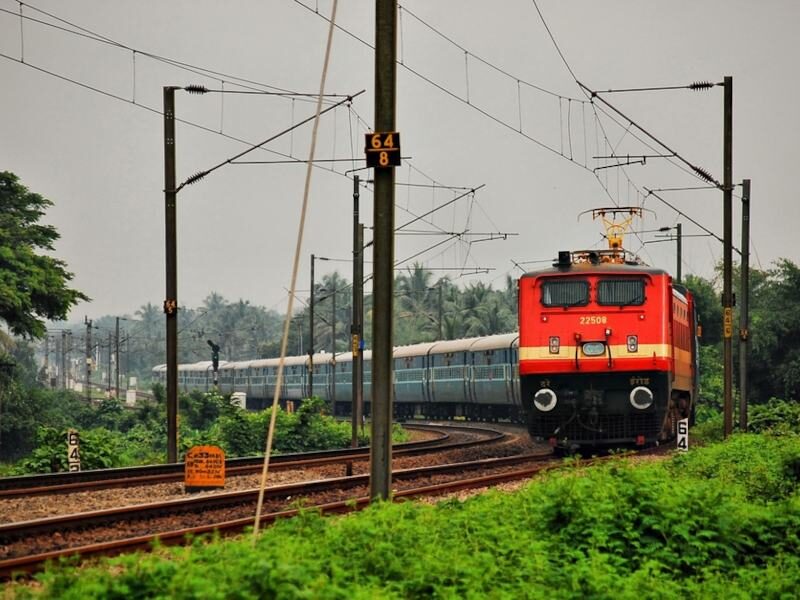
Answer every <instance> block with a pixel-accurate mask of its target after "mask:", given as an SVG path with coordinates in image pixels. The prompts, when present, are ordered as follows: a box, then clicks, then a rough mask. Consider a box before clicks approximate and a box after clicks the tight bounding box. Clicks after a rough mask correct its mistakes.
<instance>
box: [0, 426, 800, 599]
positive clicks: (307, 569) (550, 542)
mask: <svg viewBox="0 0 800 600" xmlns="http://www.w3.org/2000/svg"><path fill="white" fill-rule="evenodd" d="M798 479H800V438H798V437H797V436H783V437H780V438H773V437H769V436H760V435H737V436H734V437H733V438H731V439H730V440H728V441H727V442H725V443H721V444H714V445H710V446H708V447H704V448H695V449H693V450H692V451H690V452H689V453H688V454H686V455H681V456H676V457H675V458H673V459H671V460H668V461H663V462H649V461H648V462H638V463H637V462H633V461H628V460H622V461H619V462H615V463H614V464H606V465H603V466H600V467H591V468H583V469H578V470H577V471H576V470H574V469H572V470H568V469H564V470H561V471H559V472H553V473H549V474H547V475H545V476H544V477H542V478H539V479H536V480H534V481H532V482H531V483H529V484H528V485H527V486H526V487H524V488H523V489H522V490H520V491H518V492H514V493H501V492H497V491H493V492H489V493H486V494H482V495H480V496H476V497H473V498H471V499H469V500H467V501H465V502H460V501H456V500H452V501H447V502H442V503H439V504H438V505H426V504H417V503H410V502H406V503H399V504H378V505H374V506H372V507H370V508H369V509H368V510H367V511H365V512H363V513H359V514H355V515H349V516H346V517H334V518H331V517H325V518H323V517H321V516H319V515H317V514H316V513H314V512H307V513H304V514H303V515H302V516H300V517H298V518H295V519H292V520H287V521H283V522H280V523H278V524H276V525H275V526H274V527H271V528H270V529H268V530H266V531H264V532H263V534H262V535H261V537H260V539H259V542H258V544H257V546H256V547H255V548H253V546H252V541H251V538H249V537H246V536H245V537H242V538H241V539H237V540H225V541H213V542H210V543H209V542H208V541H205V540H196V541H195V543H194V544H193V545H191V546H189V547H185V548H178V549H158V550H157V551H156V552H154V553H152V554H145V555H141V554H138V555H129V556H124V557H119V558H116V559H110V560H104V561H102V562H101V563H100V565H98V566H95V567H91V568H82V569H74V568H71V567H52V568H51V569H49V570H48V571H47V572H46V573H45V574H43V575H41V576H39V582H40V585H39V586H38V587H28V586H18V587H12V588H10V589H8V590H6V592H7V596H8V597H20V598H27V597H42V598H82V599H83V598H126V599H127V598H243V599H244V598H267V597H269V598H343V599H344V598H347V599H351V598H431V597H433V598H487V597H488V598H530V597H537V596H542V595H546V596H547V597H548V598H555V599H558V598H636V599H637V600H640V599H642V598H673V597H674V598H751V597H760V598H761V597H764V598H770V597H772V598H781V597H794V594H795V593H796V590H797V589H800V558H798V556H800V495H799V494H798V487H797V485H798Z"/></svg>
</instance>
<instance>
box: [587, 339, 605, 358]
mask: <svg viewBox="0 0 800 600" xmlns="http://www.w3.org/2000/svg"><path fill="white" fill-rule="evenodd" d="M605 351H606V345H605V344H604V343H603V342H586V343H585V344H584V345H583V353H584V354H585V355H586V356H601V355H602V354H604V353H605Z"/></svg>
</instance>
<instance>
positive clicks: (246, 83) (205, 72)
mask: <svg viewBox="0 0 800 600" xmlns="http://www.w3.org/2000/svg"><path fill="white" fill-rule="evenodd" d="M23 4H24V3H23ZM31 8H32V9H33V10H36V11H38V12H40V13H41V14H43V15H46V16H47V17H49V18H51V19H54V20H56V21H58V22H59V23H63V24H65V25H67V27H62V26H60V25H58V24H54V23H52V22H48V21H43V20H41V19H36V18H34V17H29V16H28V15H25V18H26V20H30V21H33V22H36V23H37V24H40V25H42V26H46V27H50V28H53V29H57V30H60V31H62V32H65V33H68V34H71V35H76V36H80V37H83V38H85V39H89V40H91V41H94V42H98V43H103V44H106V45H109V46H111V47H114V48H117V49H120V50H125V51H130V52H131V56H132V63H135V62H136V58H137V57H136V54H141V55H143V56H146V57H148V58H150V59H152V60H157V61H160V62H163V63H164V64H167V65H170V66H173V67H176V68H180V69H183V70H185V71H187V72H190V73H194V74H199V75H201V76H204V77H211V78H219V81H220V86H221V89H220V90H214V91H218V92H220V93H222V92H224V93H230V92H234V91H236V90H228V89H227V88H226V87H225V86H226V83H228V84H231V85H236V86H239V87H243V88H246V89H249V90H253V91H252V93H253V94H262V92H263V90H262V89H255V88H253V87H252V86H253V85H255V86H258V87H259V88H266V89H269V90H277V91H275V92H268V93H267V95H274V96H279V97H286V98H289V99H290V100H291V102H292V112H294V104H295V101H296V100H297V99H303V98H306V97H308V96H310V94H305V93H300V92H294V91H291V90H286V89H285V88H280V87H277V86H274V85H269V84H265V83H262V82H257V81H253V80H251V79H245V78H241V77H238V76H234V75H230V74H228V73H223V72H221V71H217V70H213V69H208V68H205V67H201V66H197V65H192V64H190V63H186V62H182V61H178V60H176V59H173V58H169V57H164V56H160V55H158V54H155V53H152V52H147V51H145V50H143V49H138V48H134V47H131V46H129V45H127V44H124V43H121V42H118V41H116V40H114V39H112V38H110V37H108V36H105V35H102V34H99V33H97V32H95V31H92V30H90V29H88V28H86V27H82V26H81V25H78V24H75V23H73V22H71V21H68V20H66V19H63V18H61V17H59V16H57V15H54V14H53V13H50V12H47V11H43V10H41V9H38V8H37V7H35V6H32V5H31ZM0 10H3V9H0ZM6 12H7V11H6ZM6 58H8V59H10V60H15V59H14V58H13V57H8V56H6ZM17 62H21V61H17ZM34 68H37V69H38V70H40V71H41V72H43V73H46V74H48V75H51V76H54V77H57V78H61V79H62V80H64V81H68V82H69V83H72V84H75V85H78V86H80V87H84V88H85V89H89V90H91V91H94V92H96V93H100V94H103V95H106V96H108V97H111V98H114V99H117V100H120V101H124V102H127V103H130V104H133V105H135V106H140V107H141V108H144V109H146V110H149V111H150V112H154V113H156V114H161V111H160V110H155V109H153V108H151V107H148V106H146V105H144V104H142V103H140V102H138V101H137V100H136V96H135V91H134V88H135V86H136V79H137V78H136V73H135V72H134V67H133V65H132V85H131V97H130V98H126V97H123V96H120V95H117V94H114V93H111V92H108V91H106V90H103V89H100V88H98V87H96V86H92V85H89V84H86V83H83V82H80V81H78V80H76V79H72V78H69V77H64V76H62V75H60V74H58V73H55V72H53V71H49V70H46V69H42V68H39V67H34ZM193 91H194V90H193ZM196 91H202V90H201V89H200V88H199V86H198V88H197V89H196ZM326 96H336V95H335V94H333V95H331V94H326ZM224 108H225V107H224V102H223V101H221V103H220V119H219V129H216V128H210V127H206V126H203V125H200V124H197V123H192V122H190V121H188V120H182V119H181V120H179V122H182V123H184V124H189V125H191V126H194V127H198V128H199V129H201V130H205V131H209V132H213V133H217V134H219V135H222V136H223V137H227V138H229V139H233V140H236V141H238V142H241V143H245V144H248V145H252V142H247V141H245V140H242V139H239V138H236V137H235V136H230V135H226V134H225V133H224ZM362 121H363V120H362ZM290 143H292V144H293V136H292V140H291V142H290ZM262 150H266V151H268V152H271V153H274V154H277V155H279V156H286V155H285V154H283V153H281V152H276V151H273V150H269V149H265V148H262ZM291 155H292V149H291V148H290V154H289V156H291ZM410 167H411V168H414V167H413V166H411V165H410ZM330 170H331V171H333V172H335V173H338V174H342V173H339V172H338V171H336V170H335V169H333V168H331V169H330ZM415 170H417V171H419V170H418V169H415ZM419 172H420V174H423V173H422V172H421V171H419ZM199 175H201V176H202V173H200V174H199ZM423 175H424V174H423ZM345 176H346V174H345ZM191 181H192V182H194V181H197V179H195V178H192V179H191Z"/></svg>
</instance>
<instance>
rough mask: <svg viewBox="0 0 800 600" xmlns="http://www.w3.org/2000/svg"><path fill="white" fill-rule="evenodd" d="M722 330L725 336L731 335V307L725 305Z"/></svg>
mask: <svg viewBox="0 0 800 600" xmlns="http://www.w3.org/2000/svg"><path fill="white" fill-rule="evenodd" d="M722 331H723V335H724V336H725V337H726V338H729V337H732V336H733V309H732V308H731V307H729V306H727V307H725V311H724V314H723V318H722Z"/></svg>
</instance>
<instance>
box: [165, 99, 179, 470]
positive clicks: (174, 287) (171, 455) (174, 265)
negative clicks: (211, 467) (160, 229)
mask: <svg viewBox="0 0 800 600" xmlns="http://www.w3.org/2000/svg"><path fill="white" fill-rule="evenodd" d="M176 89H178V88H176V87H172V86H165V87H164V221H165V232H166V266H167V269H166V270H167V282H166V283H167V285H166V288H167V289H166V292H167V293H166V298H165V300H164V313H165V314H166V315H167V331H166V335H167V373H166V375H167V462H168V463H174V462H177V461H178V251H177V246H178V244H177V215H176V207H175V197H176V196H177V193H178V192H177V190H176V189H175V187H176V183H175V90H176Z"/></svg>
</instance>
